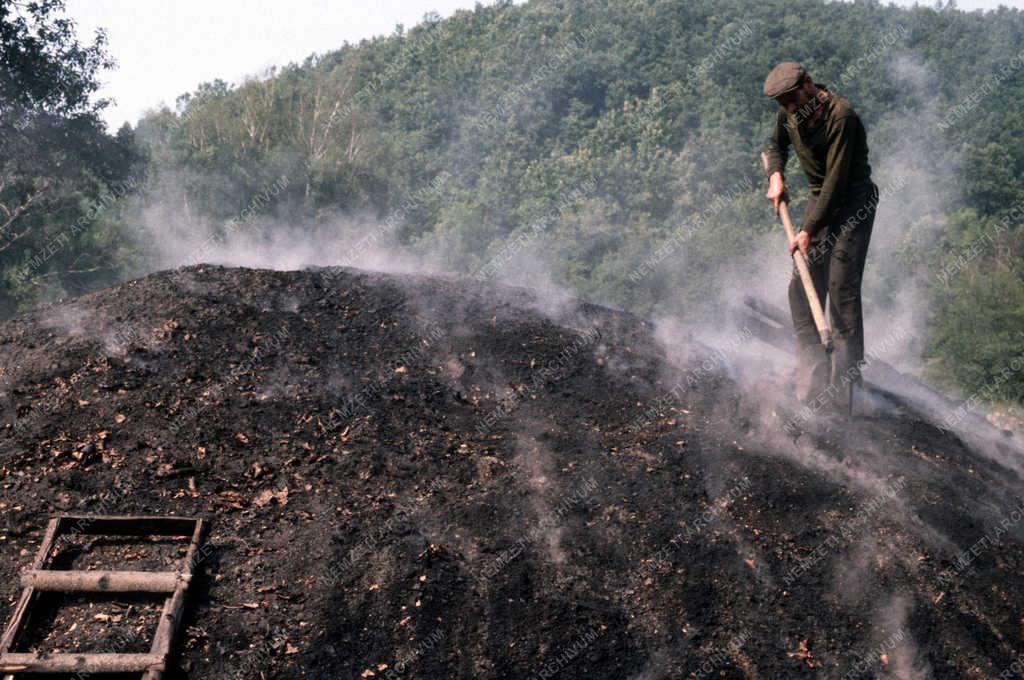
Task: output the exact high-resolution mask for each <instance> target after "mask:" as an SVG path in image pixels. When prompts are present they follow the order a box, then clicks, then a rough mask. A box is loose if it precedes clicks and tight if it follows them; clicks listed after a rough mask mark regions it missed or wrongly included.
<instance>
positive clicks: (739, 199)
mask: <svg viewBox="0 0 1024 680" xmlns="http://www.w3.org/2000/svg"><path fill="white" fill-rule="evenodd" d="M56 4H57V3H54V2H50V3H44V5H43V6H45V7H51V8H52V7H53V6H55V5H56ZM12 16H14V15H13V14H11V13H10V12H8V13H7V14H5V17H12ZM43 20H46V19H45V17H41V18H37V21H43ZM8 24H10V25H11V26H14V25H15V24H14V23H12V22H11V21H9V20H8V18H5V24H4V25H5V29H4V30H5V31H8V32H9V31H10V28H9V27H8ZM1022 28H1024V14H1022V13H1021V12H1019V11H1013V10H1007V9H1000V10H999V11H997V12H990V13H980V12H974V13H967V12H961V11H957V10H955V9H954V8H952V7H951V6H945V7H943V8H941V9H931V8H925V7H915V8H913V9H906V8H898V7H895V6H886V5H883V4H880V3H878V2H874V1H872V0H866V1H858V2H852V3H846V2H843V3H838V2H829V3H825V2H821V1H820V0H766V2H762V3H748V2H744V1H742V0H694V1H692V2H690V1H688V2H682V1H680V0H626V1H623V0H532V1H531V2H529V3H527V4H520V5H513V4H511V3H510V2H498V3H495V4H492V5H487V6H483V5H478V6H477V7H476V9H475V10H474V11H460V12H457V13H456V14H455V15H454V16H452V17H450V18H448V19H445V20H441V19H439V18H438V17H436V16H428V17H426V18H425V19H424V21H423V22H422V23H420V24H419V25H417V26H415V27H413V28H411V29H409V30H405V29H403V28H399V29H397V30H396V31H395V33H394V34H392V35H390V36H386V37H378V38H375V39H372V40H366V41H363V42H362V43H360V44H358V45H345V46H342V47H341V48H340V49H338V50H337V51H335V52H331V53H328V54H323V55H314V56H311V57H310V58H308V59H307V60H306V61H305V62H304V63H302V64H291V65H287V66H284V67H282V68H280V69H279V70H275V71H273V72H271V73H268V74H263V75H261V76H260V77H254V78H252V79H251V80H248V81H246V82H244V83H240V84H237V85H228V84H226V83H224V82H221V81H216V82H214V83H207V84H204V85H201V86H200V87H199V88H197V90H196V91H195V92H193V93H191V94H188V95H184V96H182V97H181V98H180V99H179V101H178V105H177V107H176V109H175V110H173V111H171V110H167V109H164V110H159V111H153V112H151V113H149V114H148V115H147V116H145V117H144V118H143V119H142V120H141V121H139V123H138V125H137V127H136V128H135V130H133V131H125V132H124V134H123V136H121V137H119V138H118V139H109V138H108V139H105V140H104V143H105V144H107V145H108V146H110V148H113V149H118V150H120V153H123V154H124V153H130V151H126V150H131V149H138V153H141V154H143V155H144V156H145V157H146V159H147V163H146V166H145V167H146V173H147V174H146V182H145V186H144V187H143V188H142V189H141V191H140V192H138V195H136V196H135V197H134V198H133V199H132V201H130V202H128V201H114V202H111V203H109V204H108V205H107V206H106V207H105V208H104V209H103V210H102V211H99V212H98V213H97V215H96V216H95V219H93V220H92V221H91V222H90V224H91V225H92V226H91V227H90V229H91V231H90V233H91V234H92V237H91V238H92V239H93V240H92V241H90V242H88V243H79V244H76V245H75V247H74V248H68V252H69V253H72V252H73V253H75V254H76V255H79V254H82V253H87V255H81V256H82V257H86V258H91V259H89V262H90V263H91V262H94V261H95V262H99V261H111V262H113V263H114V264H115V265H116V266H117V267H119V268H124V267H125V266H126V265H125V262H132V261H134V260H131V259H128V258H143V259H142V260H140V261H139V264H138V266H139V267H145V266H146V264H145V263H146V262H147V260H146V259H145V258H146V257H147V255H152V253H147V252H146V249H145V245H146V244H145V243H134V242H133V241H132V240H131V239H129V238H127V237H126V236H125V235H124V233H123V232H124V227H125V226H126V225H133V224H137V223H140V222H142V221H143V220H144V219H145V221H146V222H147V223H149V224H154V223H155V224H156V225H158V228H160V227H159V225H161V224H166V225H167V228H168V229H170V225H171V224H172V223H173V224H175V225H177V226H176V228H179V227H181V226H182V225H183V226H184V227H185V228H187V229H194V230H195V231H196V232H197V233H201V232H203V231H204V230H205V231H209V232H210V233H213V234H214V235H215V236H217V235H223V234H224V233H225V232H227V231H243V232H247V233H248V232H251V233H252V234H253V235H258V234H260V233H263V234H265V233H266V232H267V231H268V230H271V231H272V230H273V229H274V228H275V227H274V225H275V224H281V225H287V226H288V227H289V228H294V227H295V225H306V228H315V226H316V225H317V224H320V223H323V222H325V221H326V220H328V219H329V218H333V217H336V216H337V215H338V214H344V215H353V216H358V217H360V219H362V220H363V222H361V224H362V225H363V228H364V229H368V230H372V229H385V228H387V229H389V230H393V231H394V232H395V234H396V236H397V238H398V239H399V240H400V241H401V242H402V243H404V244H405V245H406V246H407V247H408V248H410V249H413V250H419V251H430V252H433V253H436V254H437V256H438V257H439V258H440V259H442V260H443V261H444V262H445V263H446V265H447V266H449V267H451V268H452V269H455V270H458V271H464V272H480V271H487V272H490V271H493V270H494V269H496V268H495V267H491V266H487V263H489V262H493V260H494V259H495V258H496V257H501V258H504V259H509V258H508V257H507V255H508V251H510V250H515V251H516V252H517V253H519V251H522V253H521V254H523V255H527V254H528V255H530V256H531V258H532V259H533V260H542V261H543V262H544V263H545V267H546V268H548V269H550V270H552V271H554V272H556V274H557V276H558V277H560V278H561V279H562V280H563V281H564V282H565V283H567V284H569V285H571V286H573V287H574V288H576V289H577V290H578V291H579V292H580V293H581V294H583V295H586V296H589V297H591V298H595V299H599V300H602V301H606V302H609V303H612V304H616V305H620V306H624V307H628V308H631V309H634V310H636V311H638V312H639V313H643V314H653V313H658V312H672V313H676V314H684V315H690V316H692V317H695V318H699V317H706V318H709V319H710V318H714V317H715V316H720V314H721V310H720V308H719V306H718V305H719V304H720V298H721V296H720V291H721V289H722V288H723V287H729V286H733V287H735V286H737V285H753V284H754V283H756V282H757V281H758V280H759V279H762V278H764V274H765V268H766V267H768V268H785V267H786V262H785V257H784V254H783V255H782V257H780V258H779V259H778V260H772V261H771V262H768V263H766V261H765V259H764V256H763V249H764V247H765V246H766V243H767V241H766V239H768V238H771V237H774V238H775V241H774V242H773V243H775V244H776V245H779V244H778V243H777V242H778V236H777V233H778V227H777V226H775V225H773V223H772V220H771V217H770V214H769V212H768V210H767V208H766V204H765V201H764V200H763V198H762V194H763V188H762V186H761V185H762V183H763V181H762V178H761V174H760V171H759V169H758V160H757V152H758V151H759V150H760V149H761V148H762V146H763V143H764V138H765V136H766V133H767V130H768V125H769V121H770V120H771V118H772V116H773V114H774V107H773V105H772V104H771V102H767V101H765V100H764V98H763V97H761V96H760V90H761V83H762V81H763V78H764V75H765V74H766V73H767V71H768V70H769V69H770V68H771V66H773V65H774V64H775V63H776V62H778V61H780V60H783V59H789V58H798V59H800V60H801V61H803V62H804V63H805V64H806V65H807V66H808V67H809V69H810V70H811V73H812V74H813V75H814V76H815V77H816V78H817V79H818V80H819V82H823V83H825V84H827V85H829V86H830V87H832V88H833V89H834V90H835V91H837V92H838V93H840V94H841V95H843V96H846V97H848V98H849V99H851V100H852V101H853V102H854V103H855V105H856V106H857V107H858V109H859V110H860V112H861V114H862V117H863V119H864V120H865V123H866V125H867V127H868V131H869V140H870V144H871V149H872V162H873V166H874V169H875V173H876V178H877V179H878V181H879V182H880V184H882V186H883V199H882V201H883V203H882V211H881V214H880V216H879V223H878V224H876V234H878V235H877V236H876V237H875V239H874V240H875V245H873V253H872V256H871V262H870V263H869V272H868V279H869V285H868V295H869V297H870V304H871V308H872V313H874V314H891V313H893V311H894V310H896V309H897V308H898V306H899V305H901V304H906V300H905V298H904V297H903V296H904V295H905V293H906V291H907V290H910V289H913V290H914V291H915V293H916V294H917V295H919V299H918V300H916V304H917V305H918V306H919V307H922V309H926V310H927V314H926V315H925V319H926V320H927V322H928V324H929V329H928V332H927V333H925V332H924V330H922V333H921V334H920V337H925V338H927V340H926V342H924V343H923V344H921V345H920V347H919V349H920V351H921V353H922V354H923V355H924V356H923V358H924V359H926V360H927V361H928V362H929V365H930V366H932V367H933V370H934V371H935V375H936V377H938V378H940V379H943V380H947V381H949V382H950V383H951V384H956V385H959V386H960V387H962V388H963V389H965V390H966V391H967V392H969V393H970V392H978V391H980V390H984V389H986V388H987V387H989V386H990V385H992V384H993V382H995V381H996V380H997V378H998V376H1001V375H1003V373H1002V370H1003V368H1004V367H1007V366H1010V365H1011V362H1012V361H1013V360H1014V359H1015V358H1017V357H1019V356H1020V355H1021V353H1022V352H1024V321H1022V318H1021V305H1022V296H1024V284H1022V278H1021V277H1022V273H1024V272H1022V271H1021V265H1020V263H1021V237H1020V236H1019V233H1020V232H1019V224H1020V222H1021V219H1022V215H1024V210H1022V206H1024V188H1022V184H1021V181H1020V180H1021V177H1022V172H1024V141H1022V140H1024V134H1022V132H1024V123H1022V122H1021V121H1022V118H1021V116H1020V105H1019V102H1020V101H1021V98H1020V94H1021V93H1022V88H1024V77H1022V73H1024V55H1022V54H1021V52H1020V48H1021V45H1022V44H1024V41H1022ZM16 34H17V32H16V31H15V35H16ZM5 35H6V34H5ZM66 42H67V40H65V43H66ZM5 45H6V43H5ZM101 47H102V43H101V42H100V43H97V44H96V45H94V46H92V47H91V48H78V49H79V50H82V51H84V54H87V55H91V56H89V59H91V61H90V60H89V59H87V60H86V61H85V62H82V61H81V59H80V58H78V57H74V55H65V56H64V57H62V58H60V59H58V61H63V62H65V63H68V64H71V68H72V71H74V72H76V73H78V74H80V78H81V82H83V83H85V86H84V87H80V88H79V89H80V92H81V93H82V94H86V93H88V92H90V91H91V89H90V88H91V87H92V85H91V84H92V83H93V81H92V77H93V74H94V72H95V68H97V67H98V66H100V65H101V61H97V60H101V59H102V56H101V55H102V50H101V49H100V48H101ZM6 49H7V48H6V47H5V50H6ZM90 50H91V51H90ZM76 58H78V59H79V60H78V61H76ZM62 82H64V81H62ZM28 108H31V107H28ZM75 110H76V109H72V110H71V111H72V112H73V111H75ZM63 115H64V117H66V118H69V119H70V118H72V117H73V116H71V115H69V114H68V112H67V111H66V112H65V113H64V114H63ZM132 136H134V139H133V138H132ZM85 138H88V137H83V139H85ZM99 148H100V145H97V147H96V150H97V153H95V154H94V155H92V156H91V158H92V159H93V160H95V159H99V158H102V157H103V155H102V154H100V153H98V150H99ZM43 158H45V156H44V157H43ZM90 162H92V161H90ZM792 163H793V164H792V165H791V166H790V171H789V176H790V178H791V180H792V190H793V194H794V198H795V200H796V203H797V205H800V204H802V198H803V191H804V188H803V187H802V177H801V176H800V174H801V173H800V172H799V170H798V169H797V168H796V166H795V161H794V162H792ZM43 165H44V166H47V163H46V162H45V161H44V163H43ZM82 165H84V163H83V164H82ZM131 165H132V160H131V158H126V157H121V158H120V159H115V161H114V162H112V163H110V164H108V165H104V163H102V162H100V163H98V165H97V167H94V168H93V169H92V170H90V172H91V173H92V175H93V176H95V177H97V178H99V179H100V180H102V182H101V183H102V184H105V185H106V186H107V187H108V188H107V194H109V193H110V189H109V187H110V186H113V185H112V184H111V181H112V180H113V179H114V175H116V174H117V173H113V174H111V173H109V172H108V173H107V174H104V173H103V171H102V169H103V168H104V167H107V168H111V169H117V170H118V172H121V173H122V174H123V175H125V176H129V177H131V176H138V174H137V173H135V172H129V171H126V170H125V168H127V167H130V166H131ZM25 167H29V166H25ZM47 167H49V166H47ZM90 167H92V166H90ZM44 170H45V168H40V169H38V170H36V171H34V172H35V173H36V179H35V180H33V181H42V180H43V178H45V176H46V173H45V172H44ZM270 188H273V191H269V189H270ZM886 191H887V193H886ZM103 195H106V194H103V192H99V193H95V192H94V193H93V194H89V195H88V196H84V197H83V199H82V200H83V201H84V203H85V204H86V205H87V206H88V205H96V204H97V201H99V200H101V199H102V196H103ZM82 209H83V208H82V207H80V208H79V213H77V214H81V210H82ZM38 215H39V217H38V219H40V220H44V219H46V220H50V221H51V222H52V223H53V224H54V225H60V224H67V220H68V217H65V216H63V214H62V213H59V212H57V211H51V210H47V211H40V212H39V213H38ZM367 216H369V219H368V217H367ZM272 218H280V219H281V222H279V223H275V222H273V221H272ZM1004 223H1005V227H1002V228H1001V231H1000V232H999V233H1000V238H999V239H993V238H988V237H987V236H986V235H991V234H992V233H993V230H994V229H995V226H994V225H1003V224H1004ZM370 225H378V226H370ZM129 231H130V230H129ZM117 234H120V236H119V237H117V236H116V235H117ZM105 239H107V240H105ZM111 239H113V240H111ZM114 242H116V243H117V244H118V247H119V250H117V251H116V252H115V251H114V250H112V244H113V243H114ZM779 250H780V252H781V245H780V247H779ZM11 252H17V257H18V258H20V260H18V261H20V262H25V261H28V260H29V259H30V258H31V257H32V256H33V255H34V254H36V251H34V250H33V249H31V248H21V247H19V248H14V249H12V251H11ZM968 254H970V255H969V257H968ZM0 256H2V257H8V258H10V257H12V255H11V254H10V253H8V254H7V255H3V254H0ZM148 261H150V262H151V261H152V260H148ZM963 262H968V264H964V265H963V266H960V265H958V263H963ZM11 263H12V260H10V259H8V260H5V266H10V264H11ZM72 265H73V262H66V261H63V260H62V261H61V262H60V263H59V266H55V267H51V268H45V267H44V269H46V271H47V272H53V273H54V274H55V278H58V279H60V280H62V281H63V280H66V278H67V275H65V274H59V275H57V272H59V271H65V270H73V269H76V268H79V267H77V266H72ZM481 267H484V269H481ZM61 268H63V269H61ZM6 271H10V270H9V269H6V268H5V272H6ZM773 271H774V270H773ZM740 282H742V283H740ZM21 283H22V284H23V283H24V282H21ZM4 292H5V294H6V295H7V296H8V299H11V300H13V299H18V300H21V301H23V302H24V301H30V300H32V299H34V298H35V297H37V295H38V293H39V288H38V287H33V286H24V285H19V286H13V285H12V284H11V279H10V276H8V285H7V287H6V288H5V289H4ZM999 384H1000V385H1002V387H1001V388H1000V389H999V390H998V393H997V394H996V396H998V397H999V398H1011V399H1017V400H1020V399H1022V398H1024V395H1022V393H1021V392H1022V390H1021V389H1020V385H1021V384H1024V381H1022V380H1021V379H1020V377H1019V376H1016V375H1015V376H1013V379H1012V380H1002V381H1001V382H1000V383H999Z"/></svg>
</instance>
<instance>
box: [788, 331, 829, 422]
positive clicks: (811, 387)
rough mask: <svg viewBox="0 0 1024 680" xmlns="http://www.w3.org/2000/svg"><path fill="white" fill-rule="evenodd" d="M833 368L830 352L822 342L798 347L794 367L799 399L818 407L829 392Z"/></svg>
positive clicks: (796, 390)
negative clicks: (826, 350)
mask: <svg viewBox="0 0 1024 680" xmlns="http://www.w3.org/2000/svg"><path fill="white" fill-rule="evenodd" d="M831 368H832V367H831V364H830V361H829V356H828V353H827V352H825V348H824V347H822V346H821V345H820V344H817V343H815V344H812V345H803V346H800V347H798V348H797V352H796V366H795V367H794V368H793V383H794V387H795V390H794V391H795V394H796V398H797V401H799V402H800V403H801V404H802V405H805V406H809V407H811V408H812V409H813V408H817V406H818V405H819V404H820V402H821V401H822V399H823V398H824V397H825V395H826V394H827V393H828V388H829V377H830V376H829V374H830V373H831Z"/></svg>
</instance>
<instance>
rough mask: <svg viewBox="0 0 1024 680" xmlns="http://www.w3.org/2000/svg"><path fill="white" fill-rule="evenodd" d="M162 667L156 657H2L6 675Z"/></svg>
mask: <svg viewBox="0 0 1024 680" xmlns="http://www.w3.org/2000/svg"><path fill="white" fill-rule="evenodd" d="M154 667H159V668H160V669H163V667H164V657H162V656H159V655H156V654H47V653H45V652H44V653H40V654H4V655H3V656H0V671H2V672H5V673H25V672H28V673H76V672H77V673H142V672H144V671H148V670H149V669H151V668H154Z"/></svg>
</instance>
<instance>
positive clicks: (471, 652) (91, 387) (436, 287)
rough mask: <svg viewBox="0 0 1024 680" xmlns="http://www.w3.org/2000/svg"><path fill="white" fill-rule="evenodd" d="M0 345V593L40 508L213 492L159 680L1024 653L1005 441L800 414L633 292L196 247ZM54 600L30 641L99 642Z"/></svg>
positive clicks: (920, 670)
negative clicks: (578, 295) (209, 255)
mask: <svg viewBox="0 0 1024 680" xmlns="http://www.w3.org/2000/svg"><path fill="white" fill-rule="evenodd" d="M0 366H2V370H3V373H2V375H0V400H2V404H3V408H2V421H0V423H2V429H0V475H2V484H3V495H2V500H0V557H2V558H3V559H2V560H0V584H2V585H0V618H2V619H3V620H4V621H6V620H7V619H8V618H9V616H10V615H11V612H12V610H13V607H14V603H15V600H16V597H17V595H18V585H17V584H18V580H17V575H18V572H19V571H20V570H21V569H24V568H26V567H27V566H28V564H29V562H30V561H31V559H32V555H33V554H34V551H35V548H36V547H37V546H38V544H39V541H40V540H41V529H42V528H43V527H44V525H45V520H46V518H47V517H48V516H49V515H50V514H53V513H58V512H76V513H96V514H129V513H130V514H136V513H139V514H142V513H145V514H177V515H190V516H192V515H201V516H204V517H208V518H210V519H211V521H212V531H211V534H210V541H209V545H208V549H207V550H205V551H204V553H203V559H202V562H201V575H200V577H199V578H198V580H197V582H196V583H195V590H194V592H193V593H192V598H191V600H192V601H191V606H190V609H189V611H188V613H187V616H186V620H185V624H184V626H183V628H182V635H181V641H180V645H179V647H180V658H178V659H176V661H175V666H176V670H175V671H174V675H173V677H179V678H195V679H200V678H201V679H203V680H220V679H225V680H226V679H228V678H423V679H427V678H430V679H438V678H466V679H469V678H494V679H498V678H503V679H506V678H513V679H515V678H523V679H527V678H551V677H564V678H609V679H612V678H614V679H623V678H624V679H636V680H640V679H652V680H653V679H655V678H711V677H715V678H748V679H749V678H771V679H774V678H874V677H886V678H890V677H891V678H930V677H934V678H988V677H1002V676H1000V674H1001V673H1003V672H1004V671H1009V672H1011V673H1012V672H1014V671H1012V670H1010V669H1011V667H1013V665H1014V664H1018V665H1019V664H1021V663H1022V659H1021V657H1020V656H1019V655H1020V654H1021V650H1022V649H1024V619H1022V612H1024V554H1022V549H1021V548H1022V542H1024V530H1022V524H1024V523H1022V522H1021V520H1022V515H1024V505H1022V500H1021V499H1022V497H1024V493H1022V492H1024V486H1022V483H1021V458H1020V455H1019V452H1018V451H1016V450H1015V449H1014V448H1012V447H1009V446H1001V447H1000V446H997V447H995V448H993V449H991V450H984V451H982V450H979V449H977V448H976V447H974V446H973V445H968V444H966V443H965V441H967V440H965V439H964V438H963V437H961V436H959V435H958V434H957V433H955V432H950V431H948V430H945V429H942V428H941V427H939V426H937V425H936V424H935V423H932V422H929V420H928V418H925V417H922V416H918V415H915V414H914V413H913V412H912V411H910V410H908V411H906V412H900V413H899V414H897V415H892V414H890V415H884V414H883V415H874V416H870V417H861V418H858V419H856V420H854V421H853V422H834V421H823V422H821V423H817V424H815V426H813V427H810V426H808V427H804V428H802V430H800V431H797V432H794V431H793V428H792V427H789V426H788V425H789V424H790V421H789V420H787V415H786V410H785V397H784V395H783V394H782V391H781V390H782V388H781V387H780V386H779V385H780V382H779V380H778V377H777V376H773V375H771V371H770V370H768V369H767V368H766V369H765V372H764V375H763V376H760V377H758V378H757V379H756V380H755V381H753V382H751V381H749V380H745V379H741V378H740V375H739V374H740V371H738V369H737V366H735V365H732V364H731V363H730V360H729V358H728V356H727V355H725V354H723V353H722V352H721V351H719V350H718V349H716V348H715V347H709V346H707V345H704V344H701V343H700V342H698V341H697V340H695V339H694V338H692V337H688V336H687V335H686V334H685V333H680V332H676V333H674V334H671V337H669V335H667V334H666V333H665V332H663V329H662V328H660V327H656V326H655V325H654V324H652V323H651V322H648V321H646V320H644V319H641V318H637V317H635V316H633V315H630V314H628V313H624V312H621V311H615V310H611V309H607V308H603V307H599V306H596V305H590V304H585V303H580V302H576V301H574V300H569V299H565V298H560V297H558V296H555V295H548V294H542V293H536V292H531V291H529V290H525V289H518V288H510V287H501V286H496V285H491V284H488V283H485V282H481V281H476V280H460V279H453V278H443V277H428V276H413V275H385V274H379V273H371V272H364V271H360V270H356V269H349V268H328V269H311V270H306V271H295V272H280V271H262V270H249V269H232V268H222V267H214V266H207V265H202V266H195V267H189V268H184V269H180V270H175V271H167V272H161V273H156V274H153V275H151V276H148V277H145V278H142V279H139V280H136V281H131V282H128V283H124V284H121V285H118V286H116V287H114V288H111V289H108V290H105V291H102V292H99V293H95V294H91V295H87V296H84V297H81V298H78V299H74V300H70V301H67V302H63V303H60V304H56V305H52V306H48V307H44V308H41V309H39V310H36V311H33V312H31V313H28V314H25V315H22V316H20V317H17V318H15V319H13V320H10V321H7V322H5V323H3V324H0ZM747 373H749V370H747ZM94 549H96V548H95V547H94V546H91V545H85V546H78V547H77V548H76V550H78V551H80V552H81V553H83V554H78V553H76V555H75V559H77V560H82V563H83V564H92V563H93V562H91V561H90V560H91V559H99V558H98V557H95V556H94V557H90V556H89V554H88V553H89V551H90V550H94ZM136 553H137V554H141V555H144V556H148V557H147V559H150V560H151V561H156V560H158V559H163V558H162V557H161V553H159V551H156V550H155V549H142V550H139V551H135V552H132V551H127V550H125V551H117V550H114V551H111V553H110V554H112V555H113V556H114V558H116V559H124V560H128V559H130V558H131V557H132V556H133V555H135V554H136ZM140 568H154V567H153V565H152V564H150V565H148V566H144V567H140ZM79 610H82V607H81V606H77V608H72V610H71V613H68V614H64V615H59V616H55V617H50V619H48V620H49V621H50V622H51V624H52V625H54V626H56V627H57V628H59V629H60V630H59V631H57V632H56V633H53V634H43V633H38V634H36V635H34V638H35V639H36V640H37V642H38V644H39V645H40V647H39V648H40V649H43V648H45V646H46V644H48V643H52V644H56V645H58V646H62V648H70V647H73V646H79V647H81V648H83V649H88V648H95V645H97V644H98V645H101V646H102V644H104V641H105V640H109V639H111V630H110V629H109V627H110V626H112V625H114V623H115V621H114V619H117V618H119V617H118V616H105V618H103V617H99V618H97V617H96V616H90V615H89V614H88V612H89V611H90V610H89V609H88V608H85V609H84V611H85V612H86V613H85V614H84V615H83V616H84V618H81V620H74V621H73V619H74V616H75V614H74V612H75V611H79ZM72 622H73V623H74V625H73V627H72ZM58 633H59V635H58ZM34 644H35V643H34ZM115 651H116V650H115Z"/></svg>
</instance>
